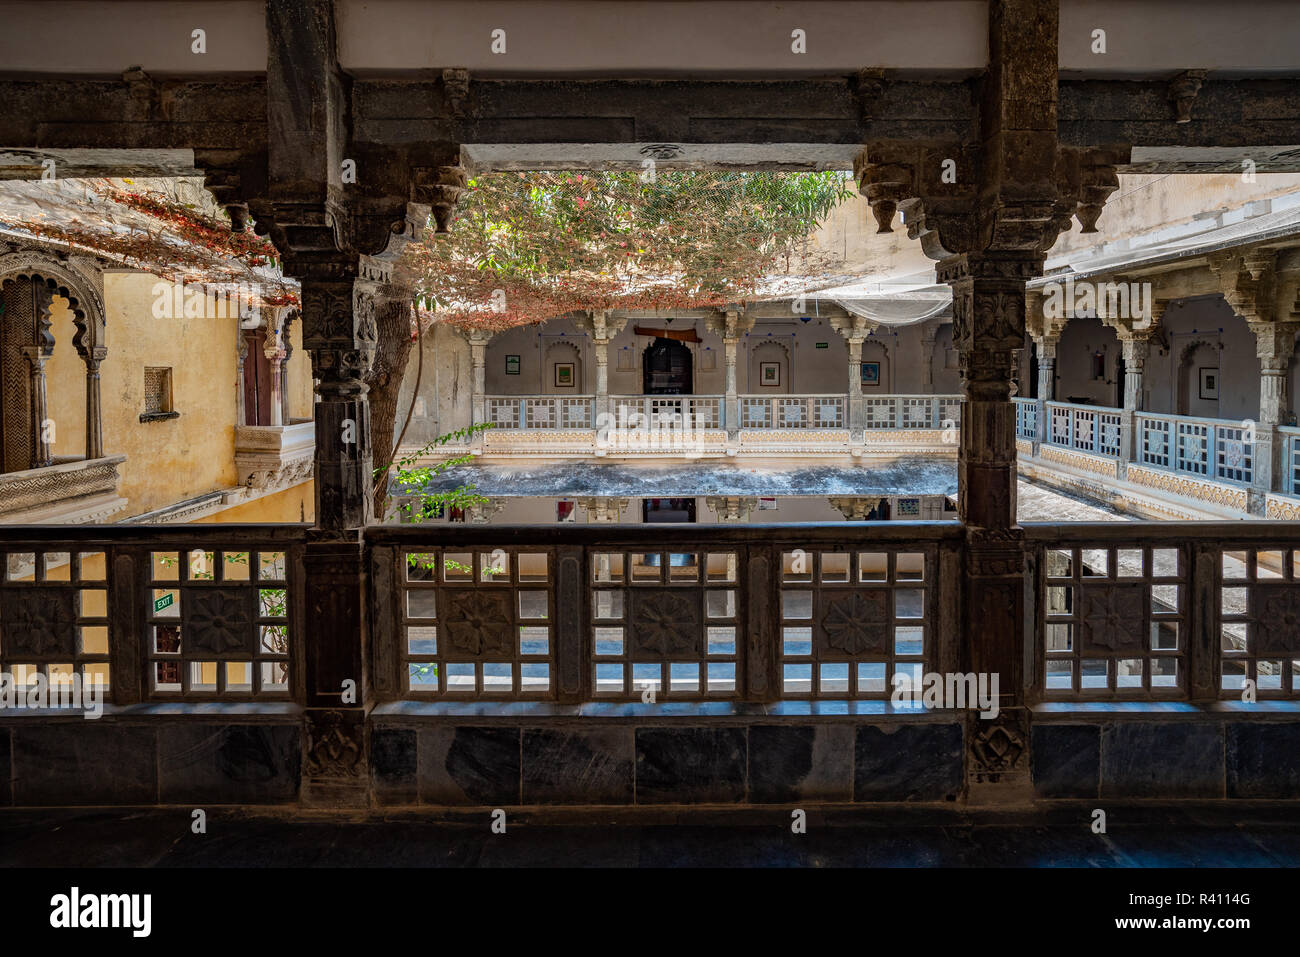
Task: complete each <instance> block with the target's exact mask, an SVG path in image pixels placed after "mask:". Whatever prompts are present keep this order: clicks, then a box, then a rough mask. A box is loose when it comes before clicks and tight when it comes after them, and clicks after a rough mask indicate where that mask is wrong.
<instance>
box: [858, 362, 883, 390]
mask: <svg viewBox="0 0 1300 957" xmlns="http://www.w3.org/2000/svg"><path fill="white" fill-rule="evenodd" d="M862 384H863V385H880V363H879V362H864V363H862Z"/></svg>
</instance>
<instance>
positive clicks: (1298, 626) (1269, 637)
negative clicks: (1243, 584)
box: [1255, 586, 1300, 655]
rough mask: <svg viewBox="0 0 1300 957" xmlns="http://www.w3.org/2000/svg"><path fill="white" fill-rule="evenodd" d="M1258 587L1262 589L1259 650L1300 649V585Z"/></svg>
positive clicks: (1266, 652) (1280, 652)
mask: <svg viewBox="0 0 1300 957" xmlns="http://www.w3.org/2000/svg"><path fill="white" fill-rule="evenodd" d="M1256 589H1257V591H1258V592H1259V593H1261V594H1260V598H1261V600H1260V602H1259V613H1258V615H1257V619H1256V623H1255V629H1256V635H1257V641H1256V648H1255V652H1256V654H1261V655H1292V654H1295V653H1297V652H1300V588H1293V587H1292V588H1288V587H1276V586H1273V587H1267V588H1261V587H1259V586H1256ZM1265 596H1267V597H1265Z"/></svg>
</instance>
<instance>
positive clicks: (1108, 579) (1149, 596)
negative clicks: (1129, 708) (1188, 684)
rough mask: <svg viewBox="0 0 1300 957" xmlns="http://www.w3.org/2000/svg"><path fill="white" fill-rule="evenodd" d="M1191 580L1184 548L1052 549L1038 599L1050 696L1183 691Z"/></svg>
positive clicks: (1045, 560)
mask: <svg viewBox="0 0 1300 957" xmlns="http://www.w3.org/2000/svg"><path fill="white" fill-rule="evenodd" d="M1186 576H1187V571H1186V568H1185V562H1184V559H1183V555H1182V552H1181V550H1179V549H1177V548H1150V547H1140V546H1133V547H1114V548H1111V547H1105V548H1088V547H1075V548H1070V547H1065V548H1050V549H1048V550H1047V551H1046V552H1045V554H1044V556H1043V577H1042V593H1041V594H1040V596H1039V600H1040V601H1041V602H1042V608H1043V612H1042V622H1043V641H1044V643H1043V648H1044V654H1045V656H1046V663H1045V690H1046V694H1047V696H1048V697H1052V698H1079V699H1086V698H1106V697H1134V698H1158V697H1162V696H1163V697H1170V696H1177V695H1179V694H1181V693H1183V691H1184V690H1185V680H1186V676H1185V673H1184V672H1185V670H1186V669H1185V668H1184V664H1183V663H1184V659H1185V652H1186V648H1185V645H1186V641H1187V620H1188V619H1187V604H1188V594H1187V577H1186Z"/></svg>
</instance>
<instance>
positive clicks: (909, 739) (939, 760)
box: [853, 724, 963, 801]
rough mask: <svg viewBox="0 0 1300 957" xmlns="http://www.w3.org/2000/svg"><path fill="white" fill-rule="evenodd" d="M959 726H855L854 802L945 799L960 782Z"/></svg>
mask: <svg viewBox="0 0 1300 957" xmlns="http://www.w3.org/2000/svg"><path fill="white" fill-rule="evenodd" d="M962 740H963V738H962V727H961V725H959V724H904V725H892V726H887V727H872V726H864V727H860V728H858V733H857V739H856V742H855V744H854V766H853V799H854V800H855V801H951V800H955V799H956V797H957V795H958V793H959V792H960V791H961V786H962Z"/></svg>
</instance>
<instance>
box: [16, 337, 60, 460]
mask: <svg viewBox="0 0 1300 957" xmlns="http://www.w3.org/2000/svg"><path fill="white" fill-rule="evenodd" d="M22 354H23V358H24V359H26V360H27V369H28V376H29V380H28V394H29V395H30V396H31V419H30V422H29V425H28V429H29V431H30V433H31V437H32V439H31V460H32V465H31V467H32V468H34V469H41V468H45V467H46V466H47V465H53V464H54V456H53V454H52V453H51V451H50V436H49V430H48V429H47V428H46V423H47V421H48V419H49V410H48V407H47V405H46V401H45V363H46V362H47V361H48V360H49V358H50V352H47V351H46V350H45V349H44V348H42V347H41V346H23V347H22Z"/></svg>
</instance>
